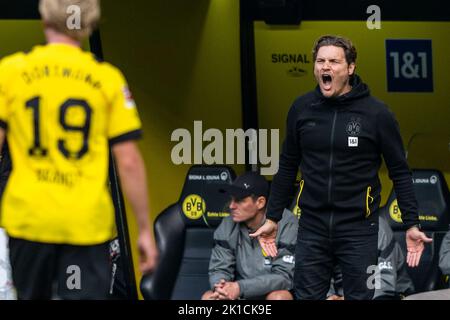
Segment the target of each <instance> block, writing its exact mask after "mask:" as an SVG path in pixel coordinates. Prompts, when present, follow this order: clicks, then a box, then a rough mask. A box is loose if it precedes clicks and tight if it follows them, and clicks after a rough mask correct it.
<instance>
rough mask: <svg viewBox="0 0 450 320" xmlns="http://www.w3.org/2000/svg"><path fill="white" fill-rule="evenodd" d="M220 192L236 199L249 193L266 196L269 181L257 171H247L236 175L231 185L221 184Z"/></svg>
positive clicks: (249, 194) (242, 197)
mask: <svg viewBox="0 0 450 320" xmlns="http://www.w3.org/2000/svg"><path fill="white" fill-rule="evenodd" d="M220 192H224V193H228V194H229V195H231V196H232V197H234V198H235V199H237V200H240V199H244V198H246V197H248V196H251V195H254V196H257V197H260V196H263V197H265V198H267V197H268V195H269V183H268V182H267V180H266V178H264V177H263V176H262V175H260V174H259V173H257V172H253V171H248V172H245V173H244V174H242V175H240V176H239V177H237V178H236V179H235V180H234V182H233V183H232V184H231V185H225V186H222V187H221V189H220Z"/></svg>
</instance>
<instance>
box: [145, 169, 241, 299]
mask: <svg viewBox="0 0 450 320" xmlns="http://www.w3.org/2000/svg"><path fill="white" fill-rule="evenodd" d="M234 179H235V172H234V171H233V169H231V168H229V167H227V166H193V167H191V168H190V170H189V172H188V174H187V176H186V179H185V182H184V186H183V190H182V192H181V196H180V198H179V200H178V201H177V202H176V203H174V204H172V205H171V206H169V207H168V208H167V209H165V210H164V211H163V212H162V213H161V214H160V215H158V217H157V218H156V220H155V226H154V230H155V238H156V243H157V245H158V248H159V252H160V253H159V264H158V266H157V268H156V269H155V271H154V272H153V273H152V274H147V275H144V276H143V278H142V280H141V284H140V288H141V292H142V295H143V297H144V299H146V300H169V299H171V300H194V299H200V298H201V296H202V294H203V293H204V292H205V291H207V290H209V289H210V286H209V279H208V267H209V260H210V256H211V250H212V248H213V245H214V243H213V235H214V231H215V229H216V227H217V226H218V225H219V224H220V222H221V221H222V218H223V217H224V216H226V215H228V204H229V197H228V196H227V195H226V194H225V193H221V192H219V189H220V188H221V187H222V186H223V185H224V184H231V183H232V182H233V180H234ZM202 199H203V201H202Z"/></svg>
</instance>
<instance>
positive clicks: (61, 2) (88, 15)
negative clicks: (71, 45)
mask: <svg viewBox="0 0 450 320" xmlns="http://www.w3.org/2000/svg"><path fill="white" fill-rule="evenodd" d="M99 2H100V1H99V0H40V1H39V12H40V13H41V17H42V20H43V21H44V22H45V23H46V24H47V25H48V26H50V27H52V28H53V29H55V30H56V31H58V32H61V33H63V34H65V35H67V36H69V37H71V38H73V39H75V40H78V41H81V40H83V39H84V38H86V37H88V36H89V35H90V34H91V33H92V31H93V30H94V29H95V27H96V26H97V23H98V21H99V19H100V3H99ZM70 6H78V8H79V15H80V17H79V18H80V19H79V22H80V24H79V26H78V28H76V27H75V28H74V27H73V26H72V27H71V26H70V25H68V20H69V19H71V18H73V14H74V7H70ZM75 9H77V8H75Z"/></svg>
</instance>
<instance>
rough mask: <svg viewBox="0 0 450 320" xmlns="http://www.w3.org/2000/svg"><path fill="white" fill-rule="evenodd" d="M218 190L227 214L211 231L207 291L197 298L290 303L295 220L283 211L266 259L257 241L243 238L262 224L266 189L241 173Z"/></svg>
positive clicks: (258, 180)
mask: <svg viewBox="0 0 450 320" xmlns="http://www.w3.org/2000/svg"><path fill="white" fill-rule="evenodd" d="M221 191H222V192H227V193H228V194H229V195H230V196H231V203H230V210H231V215H230V216H229V217H226V218H225V219H223V221H222V223H221V224H220V225H219V227H218V228H217V230H216V231H215V233H214V242H215V246H214V248H213V251H212V254H211V260H210V264H209V282H210V284H211V289H212V290H210V291H207V292H205V293H204V294H203V296H202V299H203V300H235V299H239V298H243V299H259V300H263V299H267V300H292V299H293V297H292V294H291V293H290V292H289V290H290V289H292V285H293V275H294V249H295V243H296V239H297V228H298V220H297V219H296V218H295V216H294V215H292V214H291V213H290V212H288V211H285V212H284V213H283V218H282V220H281V221H280V224H279V232H278V235H277V247H278V255H277V256H276V257H275V258H270V257H269V256H267V255H266V253H265V252H264V251H263V250H262V248H261V246H260V244H259V242H258V240H257V239H253V238H250V237H249V233H252V232H254V231H255V230H257V229H258V228H259V227H260V226H262V225H263V224H264V222H265V220H266V215H265V209H266V204H267V196H268V193H269V185H268V183H267V181H266V179H265V178H264V177H263V176H261V175H259V174H258V173H254V172H247V173H245V174H243V175H241V176H240V177H238V178H237V179H236V180H235V181H234V183H233V184H232V185H230V186H227V187H226V188H224V189H223V190H221Z"/></svg>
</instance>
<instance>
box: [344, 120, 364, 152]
mask: <svg viewBox="0 0 450 320" xmlns="http://www.w3.org/2000/svg"><path fill="white" fill-rule="evenodd" d="M360 132H361V118H355V117H351V118H350V122H349V123H348V124H347V134H348V146H349V147H357V146H358V137H357V136H358V135H359V133H360Z"/></svg>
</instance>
